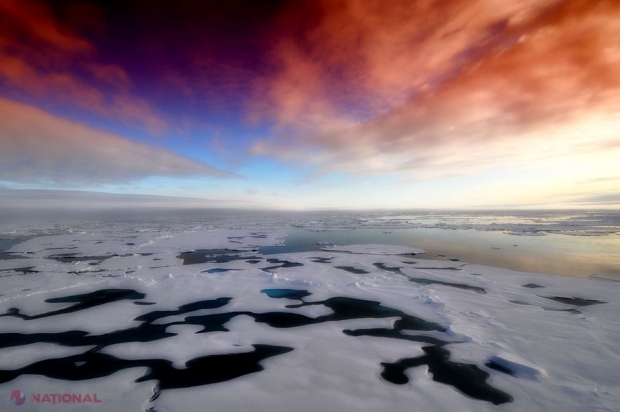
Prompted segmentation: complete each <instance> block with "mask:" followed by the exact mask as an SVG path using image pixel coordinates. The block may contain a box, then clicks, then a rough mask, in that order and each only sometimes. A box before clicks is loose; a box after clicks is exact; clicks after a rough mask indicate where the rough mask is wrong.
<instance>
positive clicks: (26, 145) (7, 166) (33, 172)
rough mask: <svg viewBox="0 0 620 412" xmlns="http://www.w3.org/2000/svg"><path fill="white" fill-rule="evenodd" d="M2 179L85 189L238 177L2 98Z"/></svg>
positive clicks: (0, 147)
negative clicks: (152, 179) (161, 179)
mask: <svg viewBox="0 0 620 412" xmlns="http://www.w3.org/2000/svg"><path fill="white" fill-rule="evenodd" d="M0 124H1V125H2V127H1V128H0V178H1V179H2V180H5V181H13V182H21V183H49V184H59V185H82V184H93V183H94V184H97V183H118V182H127V181H132V180H137V179H141V178H145V177H148V176H170V177H189V176H213V177H219V178H225V177H232V176H234V174H232V173H229V172H225V171H223V170H219V169H216V168H214V167H211V166H209V165H206V164H204V163H201V162H198V161H195V160H192V159H188V158H186V157H183V156H180V155H177V154H174V153H171V152H169V151H167V150H165V149H163V148H158V147H152V146H149V145H147V144H144V143H137V142H133V141H131V140H129V139H126V138H124V137H121V136H117V135H114V134H111V133H106V132H103V131H99V130H95V129H92V128H90V127H87V126H85V125H81V124H77V123H73V122H70V121H68V120H65V119H62V118H59V117H55V116H52V115H50V114H48V113H46V112H44V111H42V110H40V109H37V108H35V107H33V106H28V105H24V104H20V103H15V102H12V101H9V100H6V99H1V98H0Z"/></svg>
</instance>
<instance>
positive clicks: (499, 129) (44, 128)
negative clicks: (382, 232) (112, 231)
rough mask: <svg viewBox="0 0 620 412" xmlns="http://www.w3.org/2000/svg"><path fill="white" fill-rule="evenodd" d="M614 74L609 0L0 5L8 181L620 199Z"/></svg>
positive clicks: (151, 191) (203, 193)
mask: <svg viewBox="0 0 620 412" xmlns="http://www.w3.org/2000/svg"><path fill="white" fill-rule="evenodd" d="M618 73H620V2H618V1H615V0H519V1H509V0H441V1H439V0H437V1H433V0H419V1H412V0H403V1H400V0H390V1H383V0H266V1H252V0H244V1H232V0H229V1H202V2H198V1H188V0H176V1H167V0H164V1H147V0H130V1H119V2H110V1H94V0H55V1H36V0H0V189H2V192H1V193H4V194H5V195H6V194H7V193H11V194H13V195H14V194H15V193H26V191H30V192H29V193H37V194H39V195H40V194H41V193H48V192H42V191H41V189H46V190H57V192H55V193H54V195H55V196H56V197H55V199H56V201H58V199H60V202H61V203H62V199H63V196H64V195H63V194H65V193H69V192H67V190H80V191H88V192H102V193H112V194H114V195H115V196H116V197H115V198H114V199H116V201H117V202H120V203H122V202H123V199H126V198H127V196H128V195H148V196H175V197H179V199H178V201H177V202H178V204H179V205H183V204H184V203H185V202H187V201H188V200H187V198H198V199H205V200H204V205H207V206H209V205H213V206H217V207H257V208H271V207H275V208H398V209H404V208H524V207H525V208H528V207H531V208H575V207H605V208H616V207H619V206H620V75H618ZM19 191H22V192H19ZM50 193H51V192H50ZM148 196H146V197H144V196H143V197H142V198H141V199H142V200H144V201H147V202H148V199H150V198H149V197H148ZM35 197H36V196H35ZM24 198H25V199H30V200H29V201H32V197H28V196H25V197H24ZM64 198H65V199H66V201H67V202H71V201H73V197H72V196H66V197H64ZM145 199H146V200H145ZM190 203H192V202H190ZM192 205H195V202H193V203H192Z"/></svg>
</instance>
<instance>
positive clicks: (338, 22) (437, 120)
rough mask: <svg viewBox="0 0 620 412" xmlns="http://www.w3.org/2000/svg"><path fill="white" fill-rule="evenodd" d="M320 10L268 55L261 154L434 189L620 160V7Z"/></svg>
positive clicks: (336, 6)
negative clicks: (501, 174)
mask: <svg viewBox="0 0 620 412" xmlns="http://www.w3.org/2000/svg"><path fill="white" fill-rule="evenodd" d="M318 4H320V5H321V7H319V10H318V11H315V13H314V14H313V15H312V18H313V19H315V20H316V21H318V23H316V24H313V25H311V26H310V27H311V28H310V29H308V30H306V31H305V32H304V33H302V35H300V36H297V37H291V38H293V39H298V40H299V39H301V40H299V41H293V40H290V38H288V39H287V40H285V41H283V42H282V43H281V44H279V46H278V47H276V48H274V50H275V52H274V60H275V61H276V62H279V71H278V72H277V74H276V75H274V76H272V77H270V78H267V79H265V80H264V81H263V83H262V84H261V92H262V95H263V96H266V98H265V99H262V100H261V101H260V102H259V103H257V105H256V107H255V111H256V112H257V115H262V116H265V115H267V116H271V118H272V119H274V121H275V122H276V124H277V126H276V127H275V128H274V134H275V137H274V138H273V139H268V140H263V141H261V142H257V143H256V144H255V145H254V146H253V148H252V153H254V154H262V155H272V156H276V157H279V158H284V159H288V160H291V161H292V160H295V161H299V160H306V161H307V162H310V163H314V164H316V165H318V166H319V167H320V169H321V170H322V171H324V172H330V171H345V172H350V173H361V174H364V173H367V174H384V173H388V174H399V175H405V176H409V177H413V178H428V177H438V176H449V175H458V174H467V173H474V172H477V171H480V170H481V169H485V168H489V167H493V166H497V165H505V164H514V163H527V162H531V161H537V160H541V159H549V158H554V157H562V156H567V155H574V154H575V153H576V151H577V150H579V148H582V147H584V145H586V146H588V147H590V149H589V151H591V150H599V151H601V150H602V149H601V148H602V147H606V148H607V150H615V149H617V148H618V146H617V137H618V135H619V133H620V122H619V121H618V119H617V116H616V115H615V114H616V113H618V111H619V110H620V77H619V76H617V74H616V68H617V67H618V65H619V64H620V45H619V44H618V43H617V42H613V41H610V39H616V38H620V26H619V25H618V24H617V22H618V17H619V16H620V3H618V2H596V1H586V0H583V1H581V0H577V1H576V0H556V1H550V2H540V1H534V0H525V1H520V2H500V3H498V2H495V1H489V0H474V1H456V0H455V1H446V2H441V3H438V2H430V3H428V2H411V1H402V2H400V1H399V2H397V1H395V2H391V4H390V7H385V4H384V2H381V1H365V2H359V1H347V0H344V1H340V2H332V1H325V2H319V3H318ZM431 5H432V6H431ZM317 16H318V17H317ZM300 150H304V151H305V152H304V153H305V155H304V156H303V157H300V156H299V152H300Z"/></svg>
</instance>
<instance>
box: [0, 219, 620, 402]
mask: <svg viewBox="0 0 620 412" xmlns="http://www.w3.org/2000/svg"><path fill="white" fill-rule="evenodd" d="M351 223H352V224H353V223H354V222H351ZM299 224H302V223H299ZM285 237H286V229H285V228H275V229H274V227H271V226H270V227H263V228H261V227H260V226H259V225H254V226H253V227H251V228H250V229H240V228H236V227H235V228H231V227H228V228H204V227H199V228H191V230H190V229H188V230H185V231H184V230H182V229H179V227H175V228H174V230H145V231H138V230H135V229H134V228H131V227H126V229H125V230H123V229H122V228H118V227H117V228H115V230H114V231H113V232H112V231H110V230H108V229H105V230H103V229H102V228H101V227H90V228H88V230H82V231H80V232H79V233H70V234H66V233H65V234H54V235H49V236H41V237H36V238H33V239H30V240H27V241H25V242H23V243H21V244H18V245H15V246H13V247H12V248H11V249H9V250H8V251H7V253H8V254H9V255H11V257H17V258H16V259H10V260H0V286H1V287H0V389H1V391H2V394H3V396H4V399H5V402H6V403H7V409H8V408H9V407H10V406H11V407H12V405H8V402H9V395H10V393H11V392H12V391H14V390H15V389H19V390H21V391H22V392H24V393H25V394H26V396H27V397H28V399H27V401H26V403H25V404H24V405H22V406H21V407H20V408H21V409H20V410H24V411H29V410H31V411H38V410H45V409H49V408H50V407H51V406H50V405H49V404H46V403H36V402H33V401H32V399H31V398H30V396H31V395H32V394H39V393H40V394H44V393H97V395H98V397H99V399H101V400H102V402H101V403H98V404H93V405H81V404H62V403H61V404H56V405H55V406H54V407H56V408H62V410H76V411H77V410H105V411H108V410H109V411H117V410H125V411H132V410H135V411H144V410H151V411H176V410H183V411H192V410H227V411H253V412H255V411H270V412H278V411H289V410H296V411H316V410H326V411H335V410H338V411H349V410H350V411H383V410H389V411H411V410H425V411H451V412H452V411H455V410H459V411H484V410H505V411H523V410H527V411H549V410H562V411H584V410H597V411H615V410H618V409H617V408H618V405H620V373H618V368H619V367H620V346H619V345H618V342H620V319H618V316H617V314H618V313H620V282H616V281H615V280H614V279H612V278H609V279H606V278H600V279H598V278H597V279H586V278H583V279H579V278H567V277H561V276H548V275H541V274H535V273H523V272H514V271H510V270H506V269H500V268H495V267H490V266H481V265H473V264H469V263H467V262H462V261H459V262H451V261H435V260H429V259H419V257H418V256H416V255H417V254H420V253H423V251H422V250H421V249H417V248H411V247H403V246H389V245H346V246H345V245H343V246H331V245H330V246H325V247H323V250H320V251H309V252H299V253H281V254H275V255H269V256H263V255H261V254H260V253H259V252H258V251H257V250H256V249H257V248H258V247H260V246H268V245H277V244H280V243H281V242H282V240H283V239H284V238H285ZM188 252H190V253H188ZM344 252H348V253H344ZM25 268H27V269H25ZM59 410H60V409H59Z"/></svg>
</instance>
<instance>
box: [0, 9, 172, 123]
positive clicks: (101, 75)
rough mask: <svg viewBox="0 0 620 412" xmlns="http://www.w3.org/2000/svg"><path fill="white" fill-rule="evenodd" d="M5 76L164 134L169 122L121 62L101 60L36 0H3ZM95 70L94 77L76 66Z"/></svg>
mask: <svg viewBox="0 0 620 412" xmlns="http://www.w3.org/2000/svg"><path fill="white" fill-rule="evenodd" d="M0 15H2V16H3V17H1V18H0V82H3V83H4V84H5V85H6V86H7V87H8V88H9V89H12V90H18V91H21V92H26V93H27V94H28V95H30V96H32V97H37V98H40V97H51V98H54V99H55V101H57V102H60V103H63V104H66V105H70V106H71V105H75V106H78V107H80V108H82V109H85V110H88V111H91V112H93V113H96V114H98V115H101V116H104V117H107V118H112V119H115V120H120V121H122V122H124V123H126V124H128V125H137V126H141V127H143V128H145V129H147V130H148V131H150V132H152V133H155V134H161V133H162V132H163V131H165V130H166V127H167V125H166V122H165V121H163V120H162V117H161V115H158V114H156V113H155V112H154V111H153V109H151V107H150V106H149V104H148V103H147V102H146V101H145V100H143V99H141V98H139V97H136V96H133V95H132V94H131V93H130V90H129V89H130V86H131V79H130V78H129V76H128V74H127V73H126V72H125V71H124V70H123V69H122V68H121V67H120V66H118V65H114V64H103V63H99V62H97V61H96V58H95V57H96V48H95V46H94V45H93V44H92V43H91V42H89V41H88V40H86V39H83V38H81V37H80V36H78V35H77V34H75V33H73V32H72V31H71V30H70V29H69V28H68V27H65V26H64V25H63V24H61V23H60V22H59V21H58V20H57V19H55V18H54V16H53V15H52V13H51V12H50V11H49V10H48V9H47V7H46V6H45V5H44V4H43V3H40V2H37V1H28V2H24V1H19V0H6V1H2V2H0ZM75 69H77V70H78V71H83V72H85V73H89V74H90V76H91V77H90V79H85V78H83V77H80V76H77V75H76V74H74V70H75Z"/></svg>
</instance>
